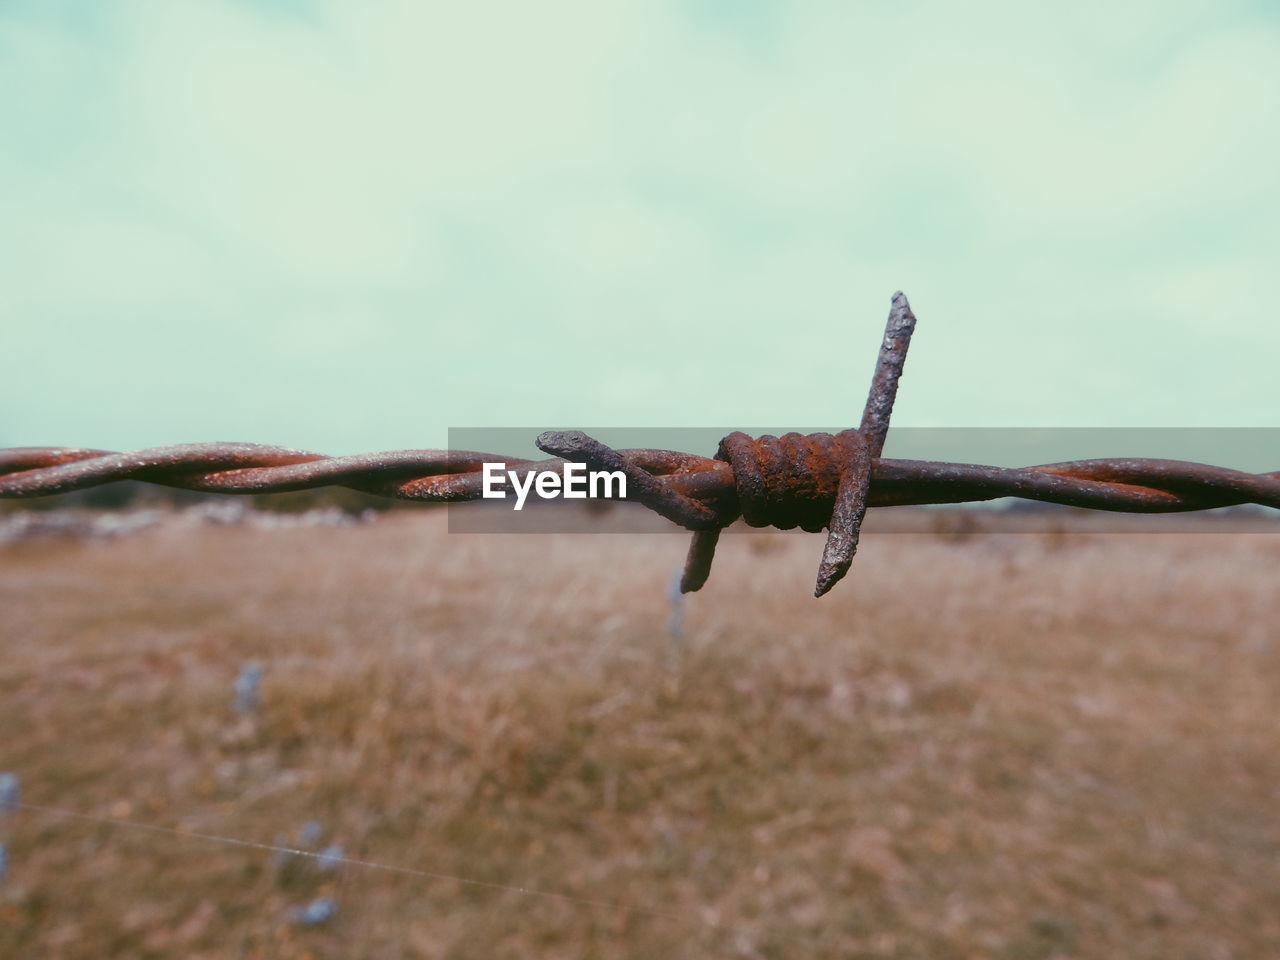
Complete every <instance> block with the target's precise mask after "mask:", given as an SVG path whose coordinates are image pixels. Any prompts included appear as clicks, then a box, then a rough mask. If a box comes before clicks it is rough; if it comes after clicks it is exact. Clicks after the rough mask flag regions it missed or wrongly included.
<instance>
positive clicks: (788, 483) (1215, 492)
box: [0, 292, 1280, 596]
mask: <svg viewBox="0 0 1280 960" xmlns="http://www.w3.org/2000/svg"><path fill="white" fill-rule="evenodd" d="M915 325H916V318H915V315H914V314H913V313H912V311H911V307H910V304H909V303H908V302H907V298H906V296H904V295H903V294H902V293H901V292H899V293H896V294H894V296H893V299H892V306H891V309H890V312H889V320H888V323H887V325H886V327H885V334H884V340H883V342H882V344H881V347H880V354H879V358H878V360H877V363H876V368H875V373H874V376H873V378H872V383H871V390H870V393H869V395H868V398H867V403H866V406H865V408H864V410H863V416H862V421H861V424H860V426H859V427H858V428H857V429H851V430H844V431H841V432H840V433H837V434H829V433H814V434H807V435H801V434H798V433H788V434H785V435H783V436H781V437H775V436H771V435H764V436H761V437H754V438H753V437H749V436H747V435H746V434H743V433H731V434H729V435H728V436H727V437H725V438H724V439H723V440H721V442H720V447H719V449H718V450H717V452H716V454H715V456H714V457H703V456H699V455H697V454H692V453H682V452H679V451H673V450H653V449H630V450H615V449H613V448H611V447H608V446H606V445H605V444H603V443H601V442H600V441H598V440H595V439H593V438H592V437H589V436H587V435H586V434H584V433H582V432H580V431H550V432H547V433H543V434H541V435H540V436H539V437H538V438H537V441H536V443H537V446H538V448H539V449H540V450H542V451H543V452H544V453H547V454H549V455H551V456H550V457H549V458H548V459H545V460H528V459H522V458H514V457H506V456H503V455H501V454H491V453H477V452H474V451H459V450H396V451H388V452H383V453H370V454H359V455H355V456H346V457H328V456H324V455H322V454H318V453H310V452H307V451H302V450H292V449H288V448H285V447H274V446H265V445H261V444H253V443H196V444H180V445H176V446H167V447H156V448H153V449H150V450H140V451H135V452H133V453H116V452H112V451H108V450H90V449H81V448H69V447H16V448H11V449H7V450H0V498H24V497H41V496H49V495H54V494H62V493H68V492H71V491H74V490H81V489H85V488H87V487H95V486H99V485H101V484H105V483H114V482H117V481H121V480H138V481H143V482H146V483H154V484H160V485H163V486H168V487H176V488H179V489H183V490H196V491H204V492H210V493H238V494H249V493H283V492H287V491H294V490H306V489H312V488H316V487H326V486H340V487H347V488H350V489H353V490H359V491H363V492H365V493H371V494H376V495H379V496H384V497H393V498H397V499H402V500H416V501H425V502H432V503H461V502H467V501H473V500H479V499H481V498H482V497H483V496H484V481H483V473H482V468H483V465H484V464H485V463H493V462H497V461H501V462H503V463H505V464H506V469H507V470H509V471H511V472H512V473H513V474H514V475H516V476H517V477H519V478H520V479H521V480H524V479H525V478H526V477H527V476H528V475H529V474H533V473H537V472H541V471H545V470H559V469H560V468H562V467H563V465H564V464H565V463H566V462H574V463H583V464H586V465H587V467H589V468H590V469H593V470H610V471H621V472H622V473H623V474H624V475H625V476H626V478H627V488H626V497H625V499H627V500H630V501H634V502H637V503H640V504H643V505H644V506H646V507H648V508H649V509H651V510H653V511H654V512H656V513H658V514H660V515H661V516H663V517H665V518H667V519H669V520H671V521H673V522H674V523H677V524H679V525H680V526H682V527H684V528H686V529H689V530H692V531H694V537H693V543H692V544H691V546H690V549H689V554H688V558H687V560H686V563H685V569H684V574H683V576H682V578H681V584H680V586H681V590H682V591H683V592H686V593H687V592H690V591H693V590H697V589H699V588H700V587H701V586H702V585H703V584H704V583H705V582H706V580H707V577H708V576H709V574H710V571H711V563H712V559H713V558H714V556H715V549H716V544H717V540H718V537H719V534H720V531H721V530H722V529H724V528H725V527H726V526H729V525H730V524H732V523H733V522H735V521H736V520H738V519H739V518H741V519H743V520H744V521H745V522H746V523H747V524H748V525H750V526H754V527H777V528H778V529H783V530H789V529H793V528H795V527H800V528H801V529H804V530H808V531H811V532H817V531H819V530H822V529H823V528H826V529H827V531H828V534H827V542H826V546H825V548H824V551H823V556H822V561H821V564H820V566H819V571H818V580H817V584H816V587H815V591H814V593H815V595H816V596H822V595H823V594H824V593H826V592H827V591H828V590H830V589H831V587H832V586H834V585H835V584H836V583H837V582H838V581H839V580H840V579H841V578H842V577H843V576H844V575H845V573H846V572H847V570H848V569H849V565H850V563H851V562H852V559H853V556H854V553H855V552H856V550H857V544H858V534H859V531H860V529H861V524H862V519H863V516H864V515H865V513H866V510H867V509H868V508H869V507H881V506H903V505H910V504H945V503H968V502H978V501H984V500H993V499H997V498H1000V497H1017V498H1021V499H1024V500H1037V501H1041V502H1045V503H1058V504H1066V505H1070V506H1075V507H1085V508H1089V509H1094V510H1112V511H1121V512H1128V513H1173V512H1184V511H1194V510H1208V509H1213V508H1217V507H1226V506H1234V505H1237V504H1244V503H1254V504H1261V505H1263V506H1268V507H1275V508H1280V471H1276V472H1272V473H1256V474H1255V473H1246V472H1242V471H1239V470H1231V469H1228V468H1226V467H1217V466H1212V465H1209V464H1203V463H1192V462H1187V461H1181V460H1160V459H1126V458H1119V459H1116V458H1112V459H1099V460H1074V461H1068V462H1064V463H1048V464H1040V465H1038V466H1031V467H1021V468H1010V467H996V466H986V465H982V464H970V463H948V462H941V461H928V460H896V459H890V458H884V457H881V456H880V454H881V451H882V450H883V448H884V443H885V438H886V436H887V434H888V430H889V419H890V416H891V414H892V412H893V404H894V400H895V398H896V395H897V389H898V381H899V379H900V378H901V376H902V371H903V366H904V364H905V361H906V355H907V348H908V347H909V345H910V342H911V336H912V334H913V333H914V331H915Z"/></svg>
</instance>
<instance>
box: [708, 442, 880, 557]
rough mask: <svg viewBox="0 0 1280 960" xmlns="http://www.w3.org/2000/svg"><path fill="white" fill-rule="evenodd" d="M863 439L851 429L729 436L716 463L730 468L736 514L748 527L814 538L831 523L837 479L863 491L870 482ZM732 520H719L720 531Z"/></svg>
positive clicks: (729, 518) (717, 455)
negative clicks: (847, 480) (804, 533)
mask: <svg viewBox="0 0 1280 960" xmlns="http://www.w3.org/2000/svg"><path fill="white" fill-rule="evenodd" d="M866 446H867V442H866V439H865V438H864V437H863V436H862V434H861V433H859V432H858V431H857V430H844V431H842V432H840V433H838V434H830V433H810V434H800V433H787V434H783V435H782V436H781V437H775V436H772V435H771V434H765V435H763V436H760V437H750V436H748V435H747V434H745V433H731V434H729V435H728V436H727V437H725V438H724V439H723V440H721V441H720V447H719V449H718V450H717V451H716V459H717V460H723V461H725V462H726V463H728V464H729V466H730V467H732V468H733V477H734V486H735V489H736V492H737V496H738V509H739V511H740V513H741V516H742V519H743V520H744V521H745V522H746V523H747V525H748V526H752V527H776V528H777V529H779V530H793V529H795V528H796V527H799V528H800V529H801V530H806V531H808V532H809V533H817V532H818V531H820V530H822V529H823V528H824V527H826V526H827V525H828V524H829V523H830V522H831V514H832V511H833V509H834V508H835V504H836V495H837V493H838V491H839V489H840V483H841V481H842V479H843V478H844V477H845V476H846V475H848V474H849V473H850V472H851V471H852V472H854V473H859V474H861V476H854V477H852V480H853V481H854V482H855V483H858V484H860V485H862V486H866V485H867V483H868V482H869V480H870V476H869V473H870V471H869V467H870V460H869V458H868V457H866V456H865V455H864V456H859V452H860V451H865V450H866ZM736 519H737V516H736V515H734V516H729V517H727V518H724V524H723V525H724V526H728V525H729V523H731V522H733V520H736Z"/></svg>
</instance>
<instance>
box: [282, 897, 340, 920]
mask: <svg viewBox="0 0 1280 960" xmlns="http://www.w3.org/2000/svg"><path fill="white" fill-rule="evenodd" d="M337 912H338V901H336V900H333V899H331V898H329V897H321V898H320V899H319V900H312V901H311V902H310V903H308V904H307V905H306V906H305V907H294V908H293V922H294V923H296V924H298V925H299V926H303V927H314V926H317V925H319V924H321V923H326V922H328V921H329V920H331V919H333V915H334V914H335V913H337Z"/></svg>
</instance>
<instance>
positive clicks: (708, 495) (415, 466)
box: [0, 443, 1280, 517]
mask: <svg viewBox="0 0 1280 960" xmlns="http://www.w3.org/2000/svg"><path fill="white" fill-rule="evenodd" d="M616 452H617V453H618V454H620V455H621V457H622V458H623V459H624V460H625V461H626V462H627V463H628V464H630V465H633V466H636V467H639V468H641V469H644V470H646V471H648V472H649V473H650V474H652V475H653V476H654V478H655V480H656V481H657V483H658V484H659V485H661V486H663V487H665V488H667V489H670V490H673V491H675V492H678V493H680V494H683V495H685V496H688V497H691V498H693V499H696V500H699V501H701V502H703V503H707V504H710V505H712V506H713V509H716V510H717V513H718V515H719V516H721V517H724V516H726V515H728V514H737V513H739V512H740V509H739V507H738V497H737V487H736V481H735V477H734V473H733V468H732V467H731V466H730V464H728V463H727V462H725V461H722V460H714V459H711V458H708V457H702V456H698V455H697V454H692V453H681V452H679V451H674V450H649V449H635V450H618V451H616ZM497 461H502V462H504V463H506V464H507V467H508V468H509V469H511V470H513V471H515V472H516V473H517V474H519V475H523V474H525V473H528V472H531V471H540V470H548V469H551V470H554V469H558V468H559V467H560V466H562V465H563V464H564V463H565V460H564V459H563V458H549V459H546V460H524V459H520V458H516V457H507V456H504V455H502V454H496V453H477V452H472V451H457V450H452V451H450V450H393V451H388V452H384V453H369V454H356V455H352V456H344V457H327V456H324V455H323V454H318V453H309V452H306V451H301V450H291V449H289V448H286V447H272V446H265V445H262V444H252V443H200V444H180V445H176V446H169V447H154V448H152V449H149V450H139V451H136V452H134V453H115V452H111V451H106V450H87V449H83V448H77V447H15V448H11V449H8V450H0V498H5V499H16V498H28V497H44V496H51V495H55V494H61V493H69V492H71V491H73V490H83V489H86V488H88V487H97V486H101V485H103V484H107V483H116V482H118V481H121V480H139V481H143V482H146V483H154V484H158V485H161V486H166V487H175V488H178V489H181V490H196V491H203V492H208V493H238V494H252V493H284V492H288V491H292V490H309V489H316V488H320V487H329V486H339V487H347V488H350V489H353V490H361V491H365V492H369V493H375V494H379V495H381V496H386V497H393V498H396V499H401V500H417V501H423V502H428V503H458V502H467V501H472V500H479V499H481V495H482V489H483V485H482V474H481V472H480V465H481V464H483V463H485V462H497ZM999 497H1016V498H1020V499H1023V500H1036V501H1040V502H1043V503H1060V504H1066V505H1069V506H1075V507H1087V508H1090V509H1094V510H1113V511H1120V512H1126V513H1177V512H1186V511H1194V510H1208V509H1212V508H1215V507H1226V506H1235V505H1238V504H1243V503H1254V504H1260V505H1262V506H1267V507H1275V508H1277V509H1280V471H1275V472H1272V473H1256V474H1255V473H1244V472H1242V471H1239V470H1231V469H1228V468H1226V467H1216V466H1212V465H1210V464H1204V463H1192V462H1189V461H1183V460H1159V459H1123V458H1122V459H1100V460H1074V461H1068V462H1064V463H1046V464H1040V465H1037V466H1031V467H996V466H986V465H983V464H973V463H948V462H945V461H935V460H896V459H892V458H885V457H879V458H876V459H874V460H872V461H871V486H870V494H869V496H868V498H867V501H868V505H869V506H873V507H883V506H905V505H912V504H944V503H971V502H979V501H984V500H994V499H997V498H999ZM627 499H629V500H633V499H635V498H634V497H633V496H632V495H631V494H630V493H628V497H627Z"/></svg>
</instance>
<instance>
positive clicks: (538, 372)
mask: <svg viewBox="0 0 1280 960" xmlns="http://www.w3.org/2000/svg"><path fill="white" fill-rule="evenodd" d="M0 122H2V123H3V127H4V131H5V138H4V150H3V151H0V184H2V186H0V200H2V203H3V205H2V208H0V210H2V215H0V317H2V318H3V323H4V327H3V341H2V342H3V347H4V350H3V366H2V367H0V370H2V371H3V375H2V376H0V446H13V445H77V446H96V447H106V448H110V449H133V448H138V447H145V446H152V445H158V444H165V443H176V442H185V441H197V440H243V441H258V442H264V443H279V444H284V445H287V446H296V447H303V448H308V449H313V450H319V451H321V452H330V453H353V452H359V451H364V450H376V449H387V448H400V447H429V446H443V445H444V444H445V442H446V432H445V431H446V428H448V427H466V426H486V427H488V426H522V425H528V426H530V427H535V428H543V427H570V426H584V427H587V426H601V425H616V426H657V427H663V426H724V427H726V428H733V427H737V426H747V425H750V426H753V427H761V426H774V427H777V428H779V429H787V428H801V429H804V428H810V427H830V426H838V425H839V424H840V423H841V422H845V423H847V424H849V425H856V423H857V421H858V417H859V414H860V411H861V407H862V403H863V400H864V397H865V391H866V386H867V382H868V379H869V376H870V372H871V367H872V364H873V362H874V358H875V353H876V348H877V346H878V343H879V339H880V335H881V332H882V330H883V324H884V319H885V316H886V313H887V310H888V305H889V297H890V295H891V294H892V293H893V291H894V290H897V289H903V290H905V291H906V292H907V293H908V295H909V296H910V298H911V301H912V304H913V306H914V307H915V310H916V313H917V315H918V316H919V328H918V330H917V334H916V340H915V343H914V344H913V346H912V349H911V356H910V359H909V362H908V364H907V375H906V377H905V379H904V381H903V384H902V390H901V393H900V394H899V405H898V409H897V414H896V416H895V423H897V424H900V425H909V426H983V427H987V426H1036V427H1053V426H1070V427H1089V426H1098V425H1121V426H1269V427H1274V426H1280V386H1278V385H1277V380H1278V379H1280V378H1277V375H1276V371H1277V368H1278V363H1277V361H1278V360H1280V269H1278V268H1277V265H1278V264H1280V181H1278V179H1277V173H1276V171H1277V170H1280V7H1277V6H1276V5H1275V4H1273V3H1265V2H1252V3H1234V2H1229V0H1211V2H1178V0H1162V2H1153V0H1152V2H1136V3H1133V2H1114V0H1113V2H1107V3H1071V4H1028V3H1018V2H1008V3H970V4H960V3H946V2H933V3H888V2H883V3H882V2H873V3H854V2H831V3H817V2H789V3H785V4H784V3H765V2H754V3H747V2H730V0H717V2H707V0H704V2H686V3H666V4H662V3H656V2H635V3H619V2H601V0H591V2H580V3H568V2H545V3H536V4H534V3H516V2H507V3H461V4H460V3H448V4H446V3H434V2H427V0H421V2H408V0H407V2H400V3H397V2H378V0H344V2H338V0H317V2H310V0H289V2H283V0H278V2H271V3H268V2H256V3H254V2H249V0H180V2H177V0H136V2H127V0H116V2H79V3H73V2H57V0H17V2H15V0H0ZM824 380H825V381H829V382H828V383H827V384H826V385H824V383H823V381H824Z"/></svg>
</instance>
